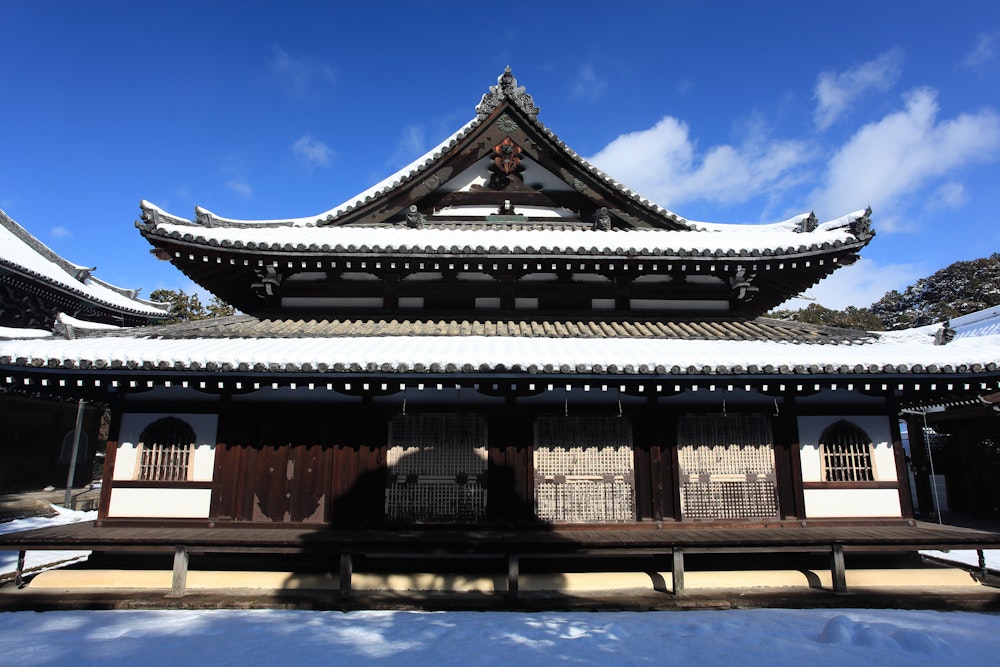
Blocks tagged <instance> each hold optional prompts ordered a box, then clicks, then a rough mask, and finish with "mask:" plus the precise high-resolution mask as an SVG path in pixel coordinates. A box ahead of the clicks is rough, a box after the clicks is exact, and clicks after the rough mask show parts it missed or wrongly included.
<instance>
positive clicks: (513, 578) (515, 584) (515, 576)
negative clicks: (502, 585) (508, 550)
mask: <svg viewBox="0 0 1000 667" xmlns="http://www.w3.org/2000/svg"><path fill="white" fill-rule="evenodd" d="M520 578H521V557H520V556H518V554H507V595H509V596H510V597H517V593H518V590H519V589H520V586H521V584H520Z"/></svg>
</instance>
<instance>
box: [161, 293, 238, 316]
mask: <svg viewBox="0 0 1000 667" xmlns="http://www.w3.org/2000/svg"><path fill="white" fill-rule="evenodd" d="M149 298H150V299H151V300H152V301H159V302H161V303H169V304H170V317H169V319H167V320H164V323H166V324H172V323H174V322H190V321H192V320H204V319H208V318H211V317H225V316H227V315H235V314H236V309H235V308H233V307H232V306H230V305H229V304H228V303H225V302H224V301H220V300H219V297H217V296H213V297H212V300H211V301H210V302H209V303H208V306H207V307H206V306H204V305H202V303H201V299H200V298H199V297H198V295H197V294H188V293H187V292H185V291H184V290H170V289H158V290H154V291H153V292H151V293H150V295H149Z"/></svg>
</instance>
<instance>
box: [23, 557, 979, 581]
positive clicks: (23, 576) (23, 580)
mask: <svg viewBox="0 0 1000 667" xmlns="http://www.w3.org/2000/svg"><path fill="white" fill-rule="evenodd" d="M982 554H983V552H982V551H980V552H979V555H980V558H982ZM27 555H28V552H27V551H24V550H21V551H18V552H17V570H16V571H15V573H14V586H15V587H17V588H23V587H24V557H25V556H27ZM984 571H985V568H984Z"/></svg>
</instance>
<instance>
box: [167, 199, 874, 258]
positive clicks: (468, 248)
mask: <svg viewBox="0 0 1000 667" xmlns="http://www.w3.org/2000/svg"><path fill="white" fill-rule="evenodd" d="M157 210H158V209H157ZM867 214H868V211H856V212H855V213H852V214H850V215H847V216H843V217H841V218H838V219H836V220H832V221H830V222H827V223H823V224H821V225H819V226H818V227H816V228H815V229H814V230H813V231H811V232H808V233H802V232H801V231H800V229H801V223H802V221H803V220H807V219H809V215H808V214H803V215H801V216H796V217H794V218H791V219H790V220H786V221H783V222H779V223H775V224H771V225H753V226H751V225H736V224H730V225H723V224H711V225H709V224H705V223H699V228H696V229H691V230H685V231H677V230H653V229H641V230H631V231H623V230H621V231H595V230H589V229H544V230H539V229H532V230H524V229H441V228H428V229H411V228H407V227H400V226H386V227H336V226H325V227H305V226H292V227H247V226H243V227H221V226H212V227H206V226H203V225H193V224H192V223H190V222H183V223H178V222H162V221H161V222H159V223H158V224H157V225H156V227H155V230H150V231H151V232H152V233H155V234H157V235H160V236H166V237H171V238H174V239H177V240H182V241H187V242H194V243H199V244H208V245H212V246H221V247H224V248H235V249H250V250H261V251H265V250H270V251H275V252H303V251H307V252H336V253H363V254H369V253H408V254H413V253H418V254H435V253H438V254H488V253H489V254H492V253H503V254H518V255H520V254H527V255H533V254H579V255H600V254H614V255H626V254H627V255H629V256H666V257H669V256H679V257H680V256H683V257H687V256H716V257H720V256H737V257H744V256H750V257H754V256H764V255H783V256H788V255H796V254H811V253H815V252H819V251H825V250H829V249H831V248H840V247H844V246H859V245H864V244H865V243H867V241H868V238H867V237H865V236H864V235H863V234H862V235H859V234H858V233H857V231H856V229H855V228H854V227H853V224H854V223H856V222H857V221H859V220H863V219H865V218H866V216H867Z"/></svg>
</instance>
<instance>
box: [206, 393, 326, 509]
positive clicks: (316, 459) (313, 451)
mask: <svg viewBox="0 0 1000 667" xmlns="http://www.w3.org/2000/svg"><path fill="white" fill-rule="evenodd" d="M223 424H224V425H225V441H223V442H220V443H219V445H218V446H217V449H216V471H215V481H214V483H213V490H212V512H211V516H212V519H213V520H216V521H253V522H277V523H319V522H326V521H328V520H329V518H330V504H331V503H330V486H331V483H332V476H333V475H332V465H331V462H332V447H331V446H330V445H329V444H328V439H329V437H330V436H329V429H328V420H327V419H326V418H324V417H314V416H311V415H294V414H292V415H283V416H280V417H278V416H272V415H256V414H249V413H248V412H241V413H240V414H238V415H235V414H234V415H228V416H227V419H224V420H223ZM220 440H221V438H220Z"/></svg>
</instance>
